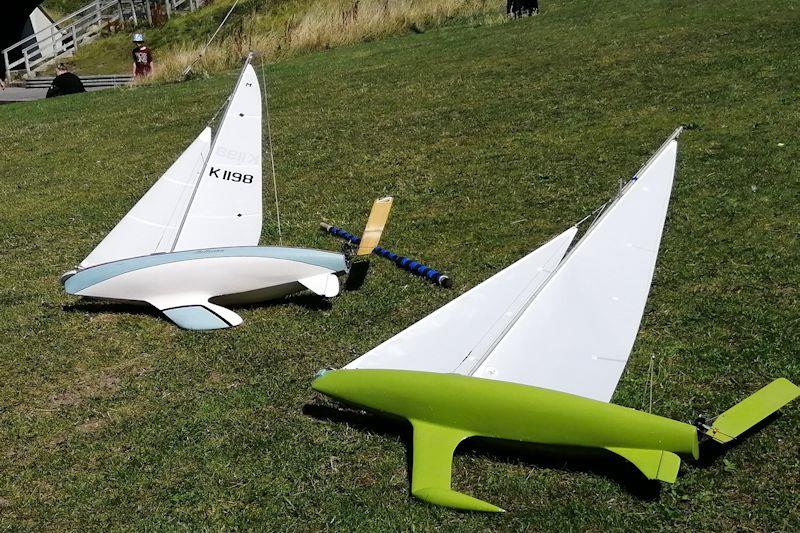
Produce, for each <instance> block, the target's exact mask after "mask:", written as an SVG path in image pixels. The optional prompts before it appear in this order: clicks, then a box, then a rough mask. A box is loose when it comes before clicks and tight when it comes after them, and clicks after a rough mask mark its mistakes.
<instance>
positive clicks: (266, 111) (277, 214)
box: [261, 56, 283, 246]
mask: <svg viewBox="0 0 800 533" xmlns="http://www.w3.org/2000/svg"><path fill="white" fill-rule="evenodd" d="M261 90H262V91H263V93H264V115H265V116H266V118H267V142H268V143H269V162H270V165H271V166H272V190H273V191H274V192H275V218H276V219H277V222H278V243H279V244H280V245H281V246H283V233H282V232H281V210H280V206H279V204H278V178H277V177H276V175H275V157H273V155H272V128H271V127H270V120H269V102H268V100H267V78H266V76H265V74H264V57H263V56H262V57H261Z"/></svg>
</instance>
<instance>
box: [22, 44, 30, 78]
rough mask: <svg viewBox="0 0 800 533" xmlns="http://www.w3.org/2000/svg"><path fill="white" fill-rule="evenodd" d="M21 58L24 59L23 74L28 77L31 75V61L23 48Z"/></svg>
mask: <svg viewBox="0 0 800 533" xmlns="http://www.w3.org/2000/svg"><path fill="white" fill-rule="evenodd" d="M22 57H24V58H25V72H27V73H28V76H30V75H31V60H30V59H29V58H28V49H27V48H24V49H23V50H22Z"/></svg>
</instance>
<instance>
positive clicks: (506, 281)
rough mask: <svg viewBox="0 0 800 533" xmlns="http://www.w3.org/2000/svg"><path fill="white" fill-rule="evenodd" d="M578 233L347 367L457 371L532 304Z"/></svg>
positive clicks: (564, 237)
mask: <svg viewBox="0 0 800 533" xmlns="http://www.w3.org/2000/svg"><path fill="white" fill-rule="evenodd" d="M576 231H577V229H576V228H570V229H569V230H567V231H565V232H564V233H562V234H561V235H559V236H558V237H556V238H554V239H552V240H551V241H549V242H547V243H545V244H544V245H542V246H540V247H539V248H537V249H536V250H534V251H533V252H531V253H530V254H528V255H527V256H525V257H523V258H522V259H520V260H519V261H517V262H516V263H514V264H512V265H511V266H509V267H507V268H505V269H504V270H502V271H500V272H498V273H497V274H495V275H494V276H492V277H491V278H489V279H487V280H486V281H484V282H483V283H481V284H479V285H477V286H475V287H473V288H472V289H470V290H469V291H467V292H465V293H464V294H462V295H461V296H459V297H458V298H456V299H455V300H453V301H451V302H449V303H448V304H447V305H445V306H444V307H441V308H440V309H437V310H436V311H434V312H433V313H431V314H430V315H428V316H427V317H425V318H423V319H422V320H420V321H419V322H417V323H416V324H414V325H412V326H411V327H409V328H408V329H406V330H404V331H402V332H400V333H399V334H397V335H395V336H394V337H392V338H391V339H389V340H387V341H386V342H384V343H383V344H381V345H379V346H377V347H376V348H374V349H372V350H371V351H369V352H367V353H366V354H364V355H363V356H361V357H359V358H358V359H356V360H355V361H353V362H351V363H350V364H349V365H347V367H346V368H391V369H395V370H424V371H428V372H455V371H456V370H457V369H458V367H459V366H460V365H462V364H464V363H465V362H469V361H471V355H470V354H471V353H472V352H473V350H475V348H476V347H478V346H480V345H481V343H482V342H485V341H486V339H487V338H491V337H492V334H493V333H494V332H497V331H502V329H503V328H504V326H505V325H506V323H507V321H508V320H510V319H511V318H513V317H514V316H515V315H516V314H517V312H518V311H519V308H520V307H521V306H524V305H526V304H527V303H528V300H529V299H530V297H531V296H532V295H533V294H534V293H535V292H536V291H537V290H538V289H539V287H541V285H542V283H544V281H545V280H546V279H547V277H548V276H549V275H550V273H551V272H552V271H553V269H554V268H555V267H556V265H558V263H559V261H561V259H562V258H563V257H564V254H565V253H566V251H567V248H568V247H569V244H570V242H572V239H573V238H574V237H575V232H576Z"/></svg>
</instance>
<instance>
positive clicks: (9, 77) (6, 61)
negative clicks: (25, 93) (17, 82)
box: [3, 50, 11, 83]
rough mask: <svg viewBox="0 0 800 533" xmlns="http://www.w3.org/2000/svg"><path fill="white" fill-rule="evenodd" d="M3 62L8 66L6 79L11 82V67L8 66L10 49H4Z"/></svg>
mask: <svg viewBox="0 0 800 533" xmlns="http://www.w3.org/2000/svg"><path fill="white" fill-rule="evenodd" d="M3 61H5V63H3V64H4V65H5V67H6V81H7V82H8V83H11V68H10V67H9V66H8V50H3Z"/></svg>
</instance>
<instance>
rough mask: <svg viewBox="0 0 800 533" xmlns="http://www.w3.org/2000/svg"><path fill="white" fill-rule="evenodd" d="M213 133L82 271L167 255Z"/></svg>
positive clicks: (187, 153)
mask: <svg viewBox="0 0 800 533" xmlns="http://www.w3.org/2000/svg"><path fill="white" fill-rule="evenodd" d="M210 144H211V129H210V128H206V129H204V130H203V131H202V132H201V133H200V135H199V136H198V137H197V139H195V140H194V142H193V143H192V144H191V145H189V147H188V148H187V149H186V151H184V152H183V153H182V154H181V155H180V156H179V157H178V159H177V160H176V161H175V162H174V163H173V164H172V166H171V167H170V168H169V170H167V171H166V172H165V173H164V175H163V176H161V178H159V180H158V181H156V182H155V183H154V184H153V186H152V187H150V190H148V191H147V192H146V193H145V195H144V196H142V198H141V199H140V200H139V201H138V202H137V203H136V205H134V206H133V208H132V209H131V210H130V211H129V212H128V213H127V214H126V215H125V216H124V217H123V218H122V220H120V221H119V223H118V224H117V225H116V226H115V227H114V229H113V230H111V232H110V233H109V234H108V235H106V237H105V238H104V239H103V240H102V241H101V242H100V244H98V245H97V247H95V249H94V250H92V252H91V253H90V254H89V255H88V256H87V257H86V259H84V260H83V261H82V262H81V264H80V268H88V267H90V266H94V265H98V264H100V263H108V262H111V261H117V260H119V259H125V258H128V257H136V256H140V255H149V254H152V253H157V252H168V251H169V250H170V248H171V247H172V244H173V243H174V242H175V236H176V234H177V230H178V227H179V225H180V223H181V220H183V217H184V214H185V213H186V208H187V206H188V205H189V199H190V198H191V196H192V191H193V190H194V188H195V185H196V183H197V179H198V177H199V176H200V172H201V171H202V169H203V163H204V162H205V160H206V157H208V152H209V146H210Z"/></svg>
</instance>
